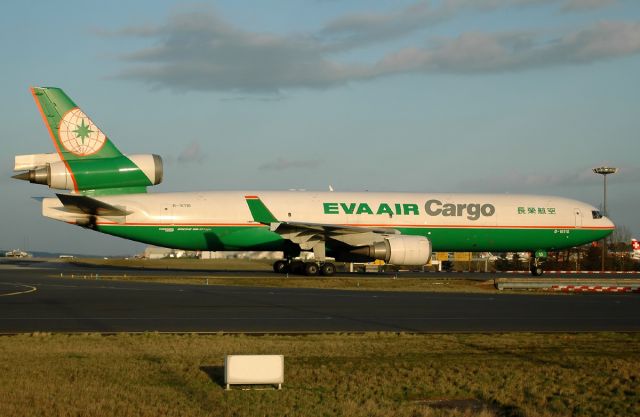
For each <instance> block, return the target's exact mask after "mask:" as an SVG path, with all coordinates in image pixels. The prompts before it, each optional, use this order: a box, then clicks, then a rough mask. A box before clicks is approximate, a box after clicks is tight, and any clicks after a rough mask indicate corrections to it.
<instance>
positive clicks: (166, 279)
mask: <svg viewBox="0 0 640 417" xmlns="http://www.w3.org/2000/svg"><path fill="white" fill-rule="evenodd" d="M71 262H72V263H74V264H78V265H84V266H86V265H90V266H96V267H98V268H96V269H95V273H94V274H98V277H99V279H107V280H120V281H123V280H124V281H147V282H162V283H169V284H197V285H202V284H208V285H236V286H251V287H281V288H282V287H284V288H321V289H340V290H370V291H428V292H496V291H497V290H496V288H495V286H494V282H493V279H489V280H473V279H459V278H456V279H447V278H446V277H444V276H442V277H439V276H438V275H435V274H434V275H431V276H428V277H427V278H424V277H411V276H409V277H407V276H403V275H402V274H399V275H397V276H396V275H394V274H392V273H388V274H375V273H369V274H349V275H346V276H340V275H338V276H335V277H331V278H326V277H304V276H298V275H289V276H284V275H277V274H273V275H272V274H269V275H267V276H265V275H262V274H258V275H256V274H255V273H254V272H255V271H271V270H272V269H271V261H265V260H244V259H212V260H198V259H159V260H145V259H86V260H84V259H83V260H73V261H71ZM100 266H109V267H114V268H118V267H127V268H135V269H144V270H145V271H147V272H148V271H153V270H167V269H170V270H176V271H180V272H179V273H176V274H175V275H148V274H145V275H141V274H136V271H135V269H134V270H131V271H130V272H127V273H126V274H125V273H118V274H112V272H110V271H109V270H104V272H103V271H102V270H101V269H100V268H99V267H100ZM200 270H202V271H206V270H213V271H216V273H215V274H212V275H210V276H205V275H202V274H201V273H199V274H198V275H189V271H200ZM225 271H226V272H228V275H226V274H225ZM242 271H246V274H244V273H243V272H242ZM55 276H59V275H55ZM64 277H65V278H69V277H71V275H70V274H69V273H67V274H65V275H64ZM73 277H74V278H80V279H83V278H91V279H93V278H94V277H95V275H89V276H86V277H85V276H82V275H74V276H73Z"/></svg>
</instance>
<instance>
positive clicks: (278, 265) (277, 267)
mask: <svg viewBox="0 0 640 417" xmlns="http://www.w3.org/2000/svg"><path fill="white" fill-rule="evenodd" d="M273 272H276V273H278V274H286V273H287V272H289V264H288V263H287V261H276V262H275V263H274V264H273Z"/></svg>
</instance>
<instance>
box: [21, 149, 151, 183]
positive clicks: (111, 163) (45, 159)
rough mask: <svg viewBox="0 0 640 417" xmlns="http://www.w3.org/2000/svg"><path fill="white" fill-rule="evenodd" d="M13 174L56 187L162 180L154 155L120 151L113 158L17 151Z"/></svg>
mask: <svg viewBox="0 0 640 417" xmlns="http://www.w3.org/2000/svg"><path fill="white" fill-rule="evenodd" d="M14 171H24V172H21V173H19V174H17V175H14V176H13V178H16V179H20V180H25V181H29V182H31V183H34V184H43V185H47V186H49V187H50V188H55V189H58V190H73V191H86V190H101V189H109V188H119V189H122V188H134V187H147V186H150V185H156V184H160V182H162V174H163V165H162V158H160V156H158V155H129V156H125V155H121V156H116V157H113V158H96V159H88V158H87V159H81V160H74V161H66V162H64V161H62V160H61V159H60V158H59V156H58V155H57V154H35V155H18V156H16V157H15V167H14Z"/></svg>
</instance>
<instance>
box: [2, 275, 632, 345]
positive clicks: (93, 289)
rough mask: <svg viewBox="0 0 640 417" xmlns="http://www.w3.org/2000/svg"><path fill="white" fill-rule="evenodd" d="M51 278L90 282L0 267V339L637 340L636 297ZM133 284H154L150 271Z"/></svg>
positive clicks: (623, 295) (624, 295) (628, 295)
mask: <svg viewBox="0 0 640 417" xmlns="http://www.w3.org/2000/svg"><path fill="white" fill-rule="evenodd" d="M59 268H65V269H64V275H65V276H68V275H69V274H71V273H76V274H77V275H78V276H82V274H83V273H85V274H88V273H89V272H87V270H86V269H83V268H80V267H73V266H64V267H62V266H60V265H55V264H21V265H18V264H16V265H11V264H9V265H0V332H2V333H18V332H35V331H41V332H123V331H130V332H143V331H161V332H218V331H222V332H260V333H262V332H266V333H271V332H277V333H288V332H335V331H340V332H360V331H405V332H506V331H519V332H528V331H554V332H561V331H562V332H573V331H640V296H639V295H638V294H575V295H565V296H561V295H540V294H522V295H520V294H499V293H493V294H467V293H425V292H381V291H376V292H373V291H339V290H316V289H286V288H258V287H238V286H207V285H177V284H160V283H142V282H125V281H110V280H109V281H107V280H99V279H98V280H96V279H81V278H80V279H79V278H75V279H69V278H60V277H57V276H56V274H58V275H59V272H60V269H59ZM74 268H76V269H74ZM91 271H92V272H93V273H94V274H95V272H96V270H95V269H94V270H91ZM118 272H122V271H121V270H104V269H102V270H101V272H100V273H102V274H106V273H109V274H112V273H118ZM125 272H127V271H126V270H125ZM128 273H129V274H133V273H132V272H131V271H130V270H128ZM162 273H163V274H172V275H179V274H180V272H177V271H163V272H162ZM203 273H204V272H203ZM224 273H225V274H226V275H228V272H224ZM135 274H136V275H142V274H153V275H158V271H136V272H135ZM188 274H189V275H194V273H193V272H188ZM206 274H208V275H211V274H212V272H210V271H209V272H206ZM215 274H216V272H213V275H215ZM244 274H245V275H246V274H247V273H246V272H244ZM256 274H257V275H261V274H264V273H256ZM438 277H440V278H441V276H438ZM465 278H471V277H469V276H465ZM310 279H320V278H310Z"/></svg>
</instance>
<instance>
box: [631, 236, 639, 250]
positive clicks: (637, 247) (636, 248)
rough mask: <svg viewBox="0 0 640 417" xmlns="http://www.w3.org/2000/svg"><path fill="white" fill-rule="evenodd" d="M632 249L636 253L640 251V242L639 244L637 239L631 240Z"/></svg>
mask: <svg viewBox="0 0 640 417" xmlns="http://www.w3.org/2000/svg"><path fill="white" fill-rule="evenodd" d="M631 247H632V248H633V250H634V251H640V242H638V241H637V240H636V239H631Z"/></svg>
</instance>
